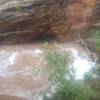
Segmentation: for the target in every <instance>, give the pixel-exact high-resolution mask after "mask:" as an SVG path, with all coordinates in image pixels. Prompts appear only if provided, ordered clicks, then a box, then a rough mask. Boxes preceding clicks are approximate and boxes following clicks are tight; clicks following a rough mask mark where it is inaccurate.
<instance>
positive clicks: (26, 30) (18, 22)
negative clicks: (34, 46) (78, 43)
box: [0, 0, 97, 43]
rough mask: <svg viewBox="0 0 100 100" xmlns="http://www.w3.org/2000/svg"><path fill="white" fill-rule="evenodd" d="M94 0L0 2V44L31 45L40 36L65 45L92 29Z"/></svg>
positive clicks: (10, 0) (8, 0)
mask: <svg viewBox="0 0 100 100" xmlns="http://www.w3.org/2000/svg"><path fill="white" fill-rule="evenodd" d="M96 1H97V0H21V1H20V0H19V1H18V0H13V1H12V0H1V1H0V43H21V42H31V41H34V40H35V39H37V38H41V37H44V36H53V37H55V38H56V39H57V40H60V41H67V40H73V39H77V38H79V33H83V32H85V31H86V30H87V29H89V28H90V26H92V25H93V24H92V21H91V19H92V17H93V11H94V8H95V6H96Z"/></svg>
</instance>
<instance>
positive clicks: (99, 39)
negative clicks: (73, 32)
mask: <svg viewBox="0 0 100 100" xmlns="http://www.w3.org/2000/svg"><path fill="white" fill-rule="evenodd" d="M92 38H93V41H94V43H95V47H96V50H98V51H100V31H98V30H96V31H95V30H93V31H92Z"/></svg>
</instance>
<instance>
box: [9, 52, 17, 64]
mask: <svg viewBox="0 0 100 100" xmlns="http://www.w3.org/2000/svg"><path fill="white" fill-rule="evenodd" d="M17 54H18V52H14V53H12V55H11V56H10V57H9V64H14V62H15V59H16V56H17Z"/></svg>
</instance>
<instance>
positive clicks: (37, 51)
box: [33, 49, 43, 54]
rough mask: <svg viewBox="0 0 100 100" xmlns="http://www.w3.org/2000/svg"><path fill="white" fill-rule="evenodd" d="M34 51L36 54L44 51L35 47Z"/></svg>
mask: <svg viewBox="0 0 100 100" xmlns="http://www.w3.org/2000/svg"><path fill="white" fill-rule="evenodd" d="M33 51H34V53H35V54H43V51H42V50H40V49H34V50H33Z"/></svg>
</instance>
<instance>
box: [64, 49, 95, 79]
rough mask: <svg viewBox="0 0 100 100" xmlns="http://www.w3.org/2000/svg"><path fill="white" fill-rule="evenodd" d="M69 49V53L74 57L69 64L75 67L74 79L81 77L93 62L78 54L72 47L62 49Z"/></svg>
mask: <svg viewBox="0 0 100 100" xmlns="http://www.w3.org/2000/svg"><path fill="white" fill-rule="evenodd" d="M64 50H66V51H71V53H72V54H71V55H72V56H73V57H74V61H73V64H72V65H70V66H71V67H73V68H74V69H75V75H76V76H75V79H83V78H84V75H85V73H86V72H89V70H90V69H91V68H92V67H93V65H94V63H93V62H92V61H89V60H88V59H87V58H85V57H84V58H83V57H81V56H79V54H80V53H79V52H78V51H77V50H76V49H74V48H69V49H64Z"/></svg>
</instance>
